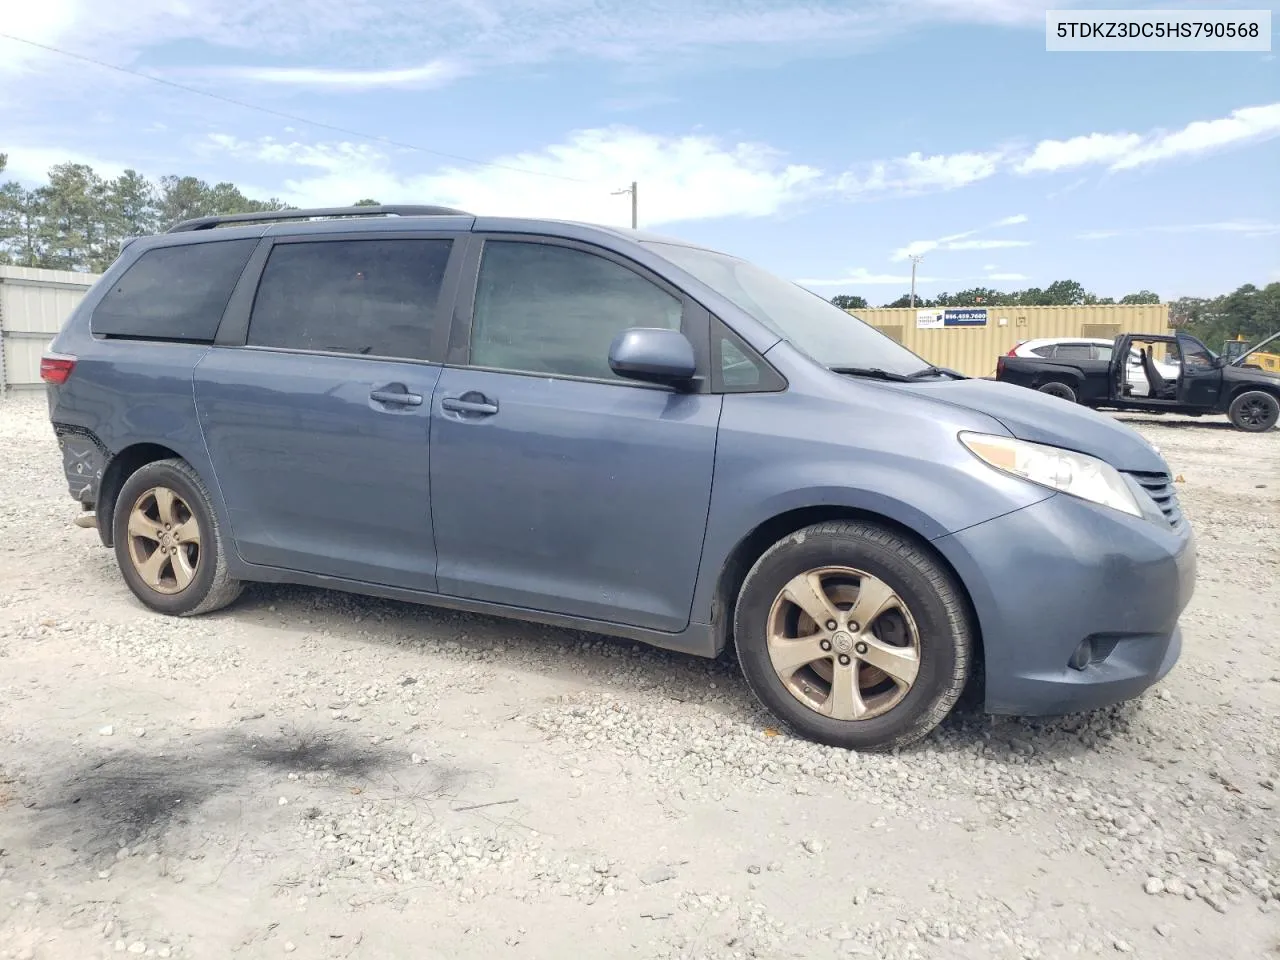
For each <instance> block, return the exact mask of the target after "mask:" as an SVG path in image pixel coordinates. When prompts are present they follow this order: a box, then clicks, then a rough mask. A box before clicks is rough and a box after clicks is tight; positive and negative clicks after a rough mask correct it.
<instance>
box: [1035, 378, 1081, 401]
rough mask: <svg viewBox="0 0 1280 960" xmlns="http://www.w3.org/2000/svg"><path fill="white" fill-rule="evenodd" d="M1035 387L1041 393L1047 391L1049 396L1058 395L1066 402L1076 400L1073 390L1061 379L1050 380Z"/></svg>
mask: <svg viewBox="0 0 1280 960" xmlns="http://www.w3.org/2000/svg"><path fill="white" fill-rule="evenodd" d="M1036 389H1037V390H1039V391H1040V392H1041V393H1047V394H1048V395H1049V396H1051V397H1059V398H1061V399H1063V400H1066V401H1067V402H1068V403H1075V402H1076V392H1075V390H1073V389H1071V387H1070V386H1069V385H1068V384H1065V383H1063V382H1062V381H1061V380H1050V381H1049V382H1048V383H1042V384H1040V386H1039V387H1037V388H1036Z"/></svg>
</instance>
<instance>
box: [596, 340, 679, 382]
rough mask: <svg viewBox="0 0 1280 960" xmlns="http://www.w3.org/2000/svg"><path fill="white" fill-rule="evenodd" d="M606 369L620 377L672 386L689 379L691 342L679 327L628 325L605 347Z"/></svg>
mask: <svg viewBox="0 0 1280 960" xmlns="http://www.w3.org/2000/svg"><path fill="white" fill-rule="evenodd" d="M609 369H610V370H612V371H613V372H614V373H616V374H617V375H618V376H620V377H627V378H628V379H630V380H643V381H645V382H647V383H663V384H667V385H668V386H675V385H677V384H681V383H687V382H688V381H689V380H691V379H693V375H694V373H695V372H696V371H697V362H696V361H695V360H694V357H693V344H691V343H690V342H689V338H688V337H686V336H685V335H684V334H683V333H681V332H680V331H679V330H665V329H662V328H660V327H632V328H631V329H629V330H623V331H622V332H621V333H620V334H618V335H617V336H616V337H614V339H613V343H612V344H610V346H609Z"/></svg>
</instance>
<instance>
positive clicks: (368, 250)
mask: <svg viewBox="0 0 1280 960" xmlns="http://www.w3.org/2000/svg"><path fill="white" fill-rule="evenodd" d="M451 246H452V241H451V240H443V239H438V240H437V239H431V240H419V239H404V240H326V241H317V242H307V243H281V244H277V245H276V247H275V248H274V249H273V250H272V251H271V256H270V257H269V258H268V259H267V265H266V267H265V269H264V270H263V273H262V282H261V283H260V284H259V286H258V295H257V298H256V299H255V301H254V305H253V314H252V316H251V317H250V320H249V335H248V343H249V344H250V345H251V346H259V347H285V348H291V349H295V350H316V351H321V352H324V353H347V354H362V355H366V356H375V357H396V358H402V359H410V360H425V359H427V358H428V357H429V348H430V344H431V332H432V328H433V327H434V326H435V324H436V322H437V312H438V301H439V299H440V287H441V284H442V283H443V280H444V271H445V267H446V265H447V264H448V262H449V250H450V248H451Z"/></svg>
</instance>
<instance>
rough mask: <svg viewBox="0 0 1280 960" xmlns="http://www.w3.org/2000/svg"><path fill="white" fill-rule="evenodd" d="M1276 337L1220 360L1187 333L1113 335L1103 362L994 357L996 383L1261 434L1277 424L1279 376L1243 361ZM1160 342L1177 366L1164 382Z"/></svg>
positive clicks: (1090, 404)
mask: <svg viewBox="0 0 1280 960" xmlns="http://www.w3.org/2000/svg"><path fill="white" fill-rule="evenodd" d="M1277 338H1280V333H1275V334H1272V335H1271V336H1270V337H1267V338H1266V339H1265V340H1262V341H1260V342H1259V343H1258V344H1257V345H1255V346H1254V347H1253V349H1251V350H1248V351H1246V352H1244V353H1242V354H1240V355H1239V356H1237V357H1234V358H1233V359H1231V360H1226V359H1224V358H1223V357H1220V356H1218V355H1217V354H1215V353H1214V352H1213V351H1212V350H1210V349H1209V348H1208V347H1206V346H1205V345H1204V344H1203V343H1201V342H1200V341H1199V340H1197V339H1196V338H1195V337H1193V336H1191V335H1190V334H1187V333H1177V334H1174V335H1171V336H1165V335H1160V334H1147V333H1126V334H1121V335H1120V336H1118V337H1116V338H1115V342H1114V345H1113V347H1112V350H1111V353H1110V357H1109V359H1096V360H1094V359H1056V358H1054V359H1050V358H1041V357H1020V356H1012V357H1011V356H1002V357H1000V358H998V359H997V360H996V379H997V380H1000V381H1003V382H1005V383H1012V384H1016V385H1018V386H1021V387H1028V388H1030V389H1032V390H1039V391H1040V392H1041V393H1047V394H1049V395H1051V396H1055V397H1061V398H1062V399H1063V400H1068V401H1070V402H1072V403H1081V404H1084V405H1085V406H1088V407H1093V408H1095V409H1111V410H1144V411H1148V412H1153V413H1186V414H1191V415H1192V416H1202V415H1204V414H1214V413H1221V414H1226V415H1227V416H1228V417H1229V418H1230V419H1231V422H1232V424H1234V425H1235V426H1236V427H1237V428H1239V429H1240V430H1247V431H1249V432H1250V433H1261V432H1262V431H1264V430H1270V429H1271V428H1272V427H1274V426H1275V425H1276V421H1277V420H1278V419H1280V375H1276V374H1274V373H1268V372H1267V371H1265V370H1262V369H1260V368H1258V367H1256V366H1251V365H1249V364H1246V363H1245V362H1244V361H1245V359H1246V358H1247V357H1248V356H1249V355H1250V354H1252V353H1256V352H1257V351H1258V350H1259V349H1261V348H1262V347H1264V346H1266V345H1267V344H1269V343H1271V342H1272V341H1273V340H1276V339H1277ZM1159 345H1163V346H1164V347H1165V349H1166V350H1168V349H1169V348H1170V347H1172V348H1173V349H1175V350H1176V351H1177V355H1178V357H1179V359H1180V360H1181V365H1180V368H1179V369H1180V372H1179V374H1178V376H1177V377H1176V378H1175V379H1166V378H1165V377H1163V376H1162V375H1161V373H1160V371H1159V369H1158V368H1157V366H1156V361H1155V357H1154V356H1153V351H1154V348H1155V347H1157V346H1159ZM1135 353H1136V357H1137V360H1136V365H1137V366H1138V368H1139V369H1140V370H1141V371H1142V373H1143V374H1144V378H1145V380H1146V382H1147V383H1148V384H1149V385H1150V388H1149V393H1148V395H1146V396H1141V395H1135V394H1134V392H1133V384H1132V382H1131V381H1132V380H1134V379H1138V378H1135V377H1133V376H1132V374H1131V373H1130V370H1131V368H1132V367H1133V366H1135V362H1134V360H1133V358H1132V357H1133V354H1135Z"/></svg>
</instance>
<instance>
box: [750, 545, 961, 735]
mask: <svg viewBox="0 0 1280 960" xmlns="http://www.w3.org/2000/svg"><path fill="white" fill-rule="evenodd" d="M734 637H735V641H736V644H737V649H738V660H739V663H740V664H741V666H742V671H743V673H744V675H745V676H746V679H747V683H748V685H749V686H750V687H751V690H752V692H753V693H755V695H756V696H757V697H758V698H759V699H760V701H761V702H762V703H763V704H764V705H765V706H766V707H767V708H769V710H770V711H771V712H772V713H774V714H775V715H776V716H777V717H779V718H780V719H781V720H782V721H784V722H785V723H786V724H787V725H788V726H790V727H791V728H792V729H794V730H795V731H796V732H797V733H799V734H801V735H802V736H805V737H807V738H809V739H812V740H816V741H818V742H820V743H825V744H829V745H831V746H837V747H844V748H846V749H852V750H888V749H893V748H895V747H903V746H906V745H908V744H910V743H913V742H915V741H917V740H919V739H920V738H922V737H924V736H925V735H926V734H928V733H929V731H931V730H932V729H933V728H934V727H936V726H937V725H938V723H940V722H941V721H942V719H943V717H945V716H946V715H947V714H948V713H949V712H950V711H951V709H952V707H954V706H955V703H956V701H957V700H958V699H959V697H960V694H961V693H962V692H963V690H964V686H965V682H966V681H967V679H968V676H969V665H970V659H971V654H972V646H973V639H972V628H971V625H970V623H969V614H968V612H967V608H966V605H965V603H964V601H963V598H962V595H961V593H960V589H959V587H958V586H957V585H956V583H955V582H954V579H953V577H952V576H951V574H950V573H949V572H948V571H947V570H945V569H944V568H943V566H942V565H941V564H940V563H939V561H938V560H937V559H936V558H935V557H934V556H933V555H932V554H930V553H929V552H927V550H926V548H924V547H922V546H921V545H917V544H916V543H914V542H912V541H910V540H908V539H907V538H905V537H903V536H901V535H899V534H898V533H896V532H895V531H893V530H890V529H888V528H886V527H882V526H879V525H875V524H871V523H861V522H851V521H837V522H828V523H822V524H817V525H815V526H811V527H808V528H806V529H804V530H800V531H798V532H797V533H794V534H792V535H791V536H789V537H787V538H786V539H784V540H782V541H780V542H778V543H777V544H775V545H774V546H773V547H772V548H770V549H769V550H768V551H767V552H766V553H765V554H764V556H762V557H761V558H760V559H759V560H758V561H757V562H756V564H755V566H754V567H753V568H752V569H751V571H750V572H749V573H748V574H747V577H746V580H745V581H744V583H743V585H742V591H741V593H740V594H739V597H738V605H737V610H736V614H735V618H734Z"/></svg>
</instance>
